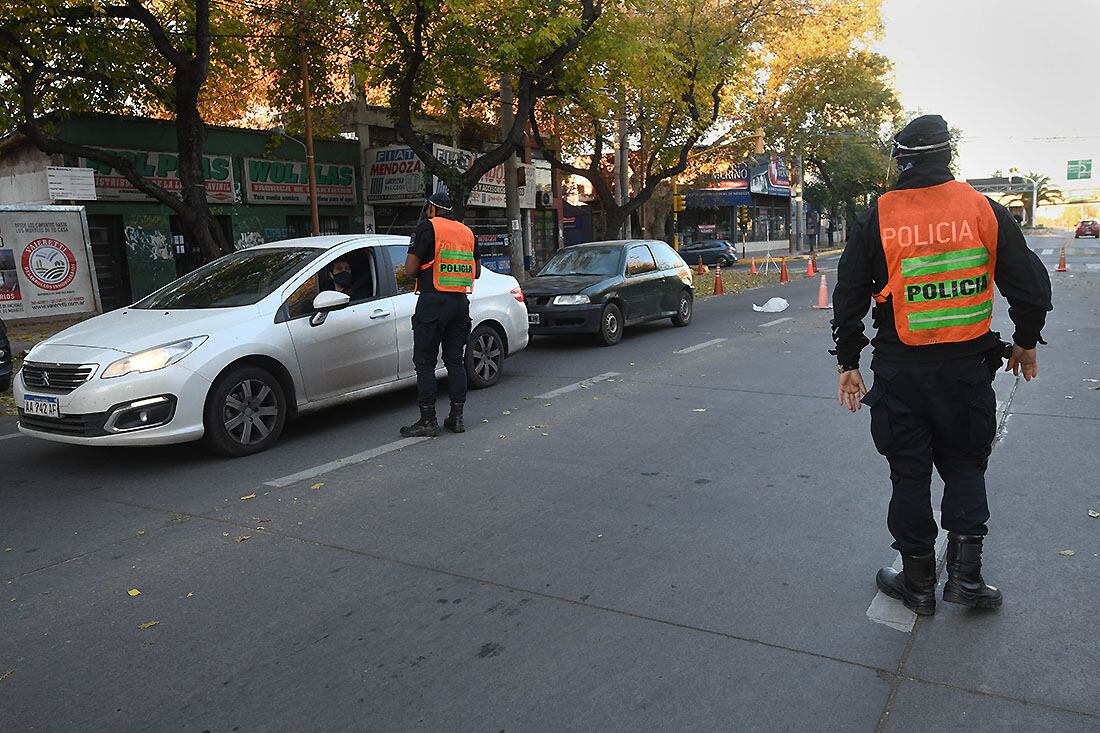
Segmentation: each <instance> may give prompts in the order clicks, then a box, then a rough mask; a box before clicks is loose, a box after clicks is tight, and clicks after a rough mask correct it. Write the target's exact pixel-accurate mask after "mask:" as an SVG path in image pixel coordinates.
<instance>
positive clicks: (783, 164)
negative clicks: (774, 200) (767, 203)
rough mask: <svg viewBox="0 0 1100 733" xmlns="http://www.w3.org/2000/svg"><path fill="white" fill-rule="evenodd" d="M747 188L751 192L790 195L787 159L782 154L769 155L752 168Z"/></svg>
mask: <svg viewBox="0 0 1100 733" xmlns="http://www.w3.org/2000/svg"><path fill="white" fill-rule="evenodd" d="M749 188H750V190H751V191H752V192H753V193H766V194H769V195H771V196H790V195H791V177H790V173H789V172H788V169H787V161H786V160H785V159H784V158H783V156H782V155H771V156H769V157H768V160H767V163H766V164H762V165H759V166H755V167H754V168H753V169H752V181H751V182H750V184H749Z"/></svg>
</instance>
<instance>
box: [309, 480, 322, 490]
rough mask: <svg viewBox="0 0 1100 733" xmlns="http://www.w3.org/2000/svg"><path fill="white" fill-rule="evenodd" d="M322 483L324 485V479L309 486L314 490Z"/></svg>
mask: <svg viewBox="0 0 1100 733" xmlns="http://www.w3.org/2000/svg"><path fill="white" fill-rule="evenodd" d="M324 485H325V482H324V481H318V482H317V483H315V484H313V486H310V487H309V488H311V489H313V490H314V491H317V490H318V489H320V488H321V487H322V486H324Z"/></svg>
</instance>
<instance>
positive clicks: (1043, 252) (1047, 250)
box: [1039, 247, 1054, 255]
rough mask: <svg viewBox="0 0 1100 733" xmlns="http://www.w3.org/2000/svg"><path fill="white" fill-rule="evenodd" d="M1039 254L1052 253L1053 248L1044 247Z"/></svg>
mask: <svg viewBox="0 0 1100 733" xmlns="http://www.w3.org/2000/svg"><path fill="white" fill-rule="evenodd" d="M1039 254H1041V255H1052V254H1054V250H1053V249H1050V248H1049V247H1048V248H1047V249H1044V250H1043V251H1042V252H1040V253H1039Z"/></svg>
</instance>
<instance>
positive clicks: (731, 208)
mask: <svg viewBox="0 0 1100 733" xmlns="http://www.w3.org/2000/svg"><path fill="white" fill-rule="evenodd" d="M686 196H687V201H686V203H687V210H686V211H684V212H683V213H681V214H680V216H679V220H680V238H681V241H685V242H689V241H696V240H701V239H724V240H727V241H730V242H737V243H740V242H763V241H769V240H780V239H786V238H787V236H788V232H789V226H790V176H789V174H788V171H787V164H786V161H785V160H784V158H783V156H781V155H775V154H772V155H764V156H758V157H757V158H756V159H754V160H750V161H746V162H744V163H738V164H737V165H735V166H733V167H732V168H731V169H730V170H729V171H727V172H725V173H721V174H715V175H711V176H707V177H706V178H704V179H702V180H700V181H698V182H697V183H696V185H694V186H691V187H689V188H688V189H687V190H686Z"/></svg>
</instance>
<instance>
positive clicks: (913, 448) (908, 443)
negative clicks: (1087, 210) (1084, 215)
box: [833, 115, 1051, 615]
mask: <svg viewBox="0 0 1100 733" xmlns="http://www.w3.org/2000/svg"><path fill="white" fill-rule="evenodd" d="M893 158H894V159H895V161H896V164H897V168H898V170H899V172H900V175H899V177H898V181H897V185H896V186H895V187H894V188H893V190H891V191H888V192H887V193H885V194H883V195H882V196H881V197H880V198H879V199H878V201H877V203H876V204H875V206H874V207H873V208H872V209H871V210H870V211H868V212H867V214H866V215H864V216H863V217H861V218H860V220H859V221H858V223H857V224H856V226H855V227H854V228H853V230H852V232H851V236H849V238H848V244H847V246H846V247H845V248H844V254H843V256H842V257H841V259H840V264H839V268H838V271H837V284H836V289H835V290H834V293H833V307H834V319H833V340H834V341H835V343H836V350H835V351H834V352H833V353H835V354H836V357H837V362H838V366H837V371H838V372H839V374H840V377H839V386H838V390H837V397H838V399H839V401H840V403H841V404H842V405H844V406H845V407H847V408H848V409H849V410H850V411H852V412H855V411H856V410H858V409H859V408H860V406H861V404H865V405H867V406H868V407H869V408H870V411H871V437H872V439H873V440H874V443H875V447H876V448H877V450H878V451H879V453H881V454H882V455H884V456H885V457H886V459H887V461H889V464H890V480H891V482H892V484H893V494H892V496H891V499H890V509H889V517H888V522H887V524H888V526H889V529H890V533H891V534H892V535H893V537H894V543H893V547H894V548H895V549H896V550H898V551H899V552H900V553H901V557H902V570H901V572H897V571H895V570H894V569H893V568H883V569H882V570H879V571H878V575H877V576H876V579H875V580H876V583H877V585H878V587H879V589H880V590H881V591H882V592H883V593H885V594H886V595H888V596H891V597H893V598H897V599H900V600H901V601H902V602H904V603H905V605H906V606H908V607H909V608H910V609H912V610H913V611H914V612H916V613H918V614H921V615H931V614H933V613H935V610H936V593H935V592H936V556H935V541H936V536H937V534H938V528H937V526H936V522H935V520H934V519H933V516H932V506H931V480H932V468H933V466H935V468H936V470H937V472H938V473H939V475H940V478H942V479H943V481H944V493H943V502H942V504H941V510H942V511H941V516H940V523H941V524H942V525H943V528H944V529H946V530H947V532H948V535H947V537H948V545H947V575H948V579H947V582H946V584H945V585H944V589H943V599H944V601H947V602H951V603H958V604H962V605H964V606H969V607H978V608H998V607H1000V605H1001V603H1002V596H1001V592H1000V591H999V590H997V588H995V587H993V586H991V585H987V584H986V583H985V581H984V580H983V578H982V573H981V568H982V563H981V560H982V541H983V539H984V537H985V534H986V531H987V529H986V521H987V520H988V519H989V508H988V506H987V504H986V487H985V470H986V462H987V459H988V458H989V455H990V451H991V449H992V443H993V438H994V434H995V431H996V409H997V408H996V397H995V395H994V392H993V377H994V375H995V374H996V372H997V371H998V370H999V369H1000V367H1001V364H1002V359H1003V357H1004V356H1005V355H1008V366H1007V369H1006V371H1012V373H1013V374H1016V375H1021V374H1022V375H1023V378H1024V379H1025V380H1027V381H1031V379H1032V378H1033V377H1035V376H1036V373H1037V362H1036V354H1035V350H1036V343H1040V342H1042V338H1041V331H1042V328H1043V325H1044V323H1045V321H1046V313H1047V311H1049V310H1050V309H1051V293H1050V278H1049V276H1048V275H1047V272H1046V269H1045V268H1044V267H1043V265H1042V263H1041V262H1040V261H1039V258H1038V257H1036V256H1035V254H1034V253H1033V252H1032V251H1031V250H1030V249H1028V246H1027V243H1026V241H1025V240H1024V237H1023V234H1022V233H1021V231H1020V228H1019V226H1018V225H1017V223H1016V221H1015V220H1014V219H1013V217H1012V215H1011V214H1010V213H1009V212H1008V210H1007V209H1005V208H1004V207H1003V206H1001V205H1000V204H998V203H996V202H994V201H992V200H990V199H988V198H986V197H985V196H983V195H981V194H979V193H978V192H977V191H975V190H974V189H973V188H971V187H970V186H969V185H967V184H966V183H963V182H960V181H956V180H954V178H953V176H952V175H951V171H950V169H949V164H950V162H951V135H950V132H949V130H948V127H947V123H945V122H944V120H943V118H942V117H940V116H939V115H925V116H922V117H918V118H917V119H915V120H913V121H912V122H911V123H909V124H908V125H907V126H906V127H905V128H904V129H903V130H902V131H901V132H899V133H898V134H897V136H896V137H895V138H894V145H893ZM994 286H996V289H997V290H999V291H1000V293H1001V294H1002V295H1003V296H1004V298H1005V299H1006V300H1007V301H1008V305H1009V311H1008V313H1009V317H1010V318H1011V320H1012V322H1013V324H1014V326H1015V333H1014V334H1013V337H1012V340H1013V344H1012V346H1011V351H1009V350H1008V344H1004V343H1002V342H1001V340H1000V334H998V333H996V332H993V331H990V328H989V326H990V319H991V318H992V314H993V299H994V298H993V293H994ZM872 299H873V300H874V302H875V306H874V311H873V317H874V324H875V327H876V329H877V334H876V335H875V338H874V341H873V342H871V343H872V345H873V347H874V355H873V358H872V360H871V371H872V372H874V376H875V379H874V384H873V386H872V387H871V389H870V391H868V390H867V388H866V387H865V386H864V382H863V377H862V376H861V374H860V371H859V355H860V352H861V351H862V349H863V347H864V346H866V345H867V344H868V340H867V338H866V337H865V336H864V334H863V318H864V316H865V315H866V314H867V308H868V307H869V306H870V304H871V302H872Z"/></svg>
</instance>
